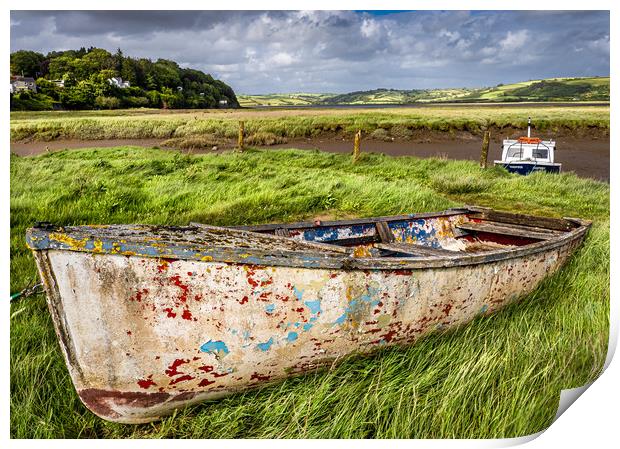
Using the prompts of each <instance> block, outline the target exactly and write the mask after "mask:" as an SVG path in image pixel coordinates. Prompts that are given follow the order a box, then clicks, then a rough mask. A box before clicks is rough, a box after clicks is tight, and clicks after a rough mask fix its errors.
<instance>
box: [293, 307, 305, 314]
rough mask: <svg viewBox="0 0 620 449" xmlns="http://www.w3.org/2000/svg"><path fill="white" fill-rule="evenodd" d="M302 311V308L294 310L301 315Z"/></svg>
mask: <svg viewBox="0 0 620 449" xmlns="http://www.w3.org/2000/svg"><path fill="white" fill-rule="evenodd" d="M303 311H304V308H303V307H299V308H297V309H295V312H299V313H301V312H303Z"/></svg>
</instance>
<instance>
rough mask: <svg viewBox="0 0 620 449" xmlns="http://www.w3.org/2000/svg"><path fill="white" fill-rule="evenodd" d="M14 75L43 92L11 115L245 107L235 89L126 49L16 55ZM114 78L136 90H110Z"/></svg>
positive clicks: (21, 100)
mask: <svg viewBox="0 0 620 449" xmlns="http://www.w3.org/2000/svg"><path fill="white" fill-rule="evenodd" d="M11 75H23V76H31V77H33V78H35V79H36V83H37V86H38V92H37V93H36V94H35V93H33V92H23V93H17V94H15V95H12V98H11V109H22V110H23V109H51V108H54V107H56V108H64V109H103V108H105V109H115V108H132V107H153V108H214V107H218V106H219V105H220V101H222V100H225V101H226V104H227V106H228V107H239V103H238V101H237V97H236V95H235V93H234V91H233V90H232V88H231V87H230V86H228V85H227V84H225V83H224V82H222V81H220V80H216V79H214V78H213V77H212V76H211V75H209V74H206V73H203V72H201V71H200V70H195V69H191V68H182V67H180V66H179V65H178V64H177V63H176V62H174V61H170V60H167V59H157V60H156V61H155V62H153V61H151V60H150V59H147V58H132V57H128V56H125V55H124V54H123V52H122V51H121V49H120V48H119V49H118V50H117V51H116V52H115V53H114V54H112V53H110V52H109V51H107V50H105V49H102V48H94V47H91V48H88V49H85V48H81V49H79V50H67V51H54V52H50V53H48V54H47V55H43V54H41V53H37V52H34V51H29V50H19V51H16V52H14V53H11ZM113 77H120V78H122V79H123V81H129V83H130V87H124V88H121V87H118V86H114V85H112V84H110V82H109V81H108V80H109V79H110V78H113ZM61 80H62V81H63V83H59V82H58V81H61ZM53 81H55V82H53ZM63 84H64V85H63Z"/></svg>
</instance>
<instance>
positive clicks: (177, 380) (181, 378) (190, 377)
mask: <svg viewBox="0 0 620 449" xmlns="http://www.w3.org/2000/svg"><path fill="white" fill-rule="evenodd" d="M193 378H194V377H193V376H190V375H189V374H185V375H184V376H181V377H177V378H176V379H174V380H171V381H170V383H169V384H168V385H174V384H178V383H179V382H185V381H186V380H192V379H193Z"/></svg>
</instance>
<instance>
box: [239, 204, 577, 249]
mask: <svg viewBox="0 0 620 449" xmlns="http://www.w3.org/2000/svg"><path fill="white" fill-rule="evenodd" d="M580 225H581V224H580V222H579V221H578V220H573V219H566V218H561V219H560V218H543V217H535V216H529V215H520V214H511V213H505V212H498V211H494V210H492V209H486V208H477V207H476V208H473V207H472V208H468V209H452V210H448V211H445V212H441V213H435V214H414V215H404V216H393V217H380V218H375V219H366V220H364V219H360V220H341V221H330V222H322V221H319V220H316V221H314V222H300V223H291V224H269V225H258V226H238V227H234V228H233V229H237V230H240V231H251V233H252V234H254V233H260V234H263V235H271V236H275V237H276V238H277V237H281V238H284V239H287V240H290V239H292V240H295V241H297V242H298V243H299V244H300V248H299V249H304V246H305V245H306V244H310V245H312V246H311V247H308V248H307V249H315V250H326V251H330V250H335V251H338V252H344V251H346V252H352V253H353V254H354V255H355V256H357V257H425V258H427V257H449V256H451V255H454V256H456V255H459V254H463V253H482V252H486V251H491V250H498V249H510V248H514V247H520V246H525V245H530V244H533V243H538V242H541V241H546V240H550V239H554V238H556V237H559V236H561V235H563V234H565V233H567V232H569V231H571V230H573V229H575V228H577V227H579V226H580Z"/></svg>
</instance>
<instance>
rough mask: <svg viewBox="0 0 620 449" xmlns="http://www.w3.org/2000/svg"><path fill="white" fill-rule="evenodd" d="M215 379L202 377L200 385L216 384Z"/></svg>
mask: <svg viewBox="0 0 620 449" xmlns="http://www.w3.org/2000/svg"><path fill="white" fill-rule="evenodd" d="M214 383H215V381H214V380H209V379H202V380H201V381H200V383H199V384H198V386H199V387H206V386H208V385H211V384H214Z"/></svg>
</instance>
